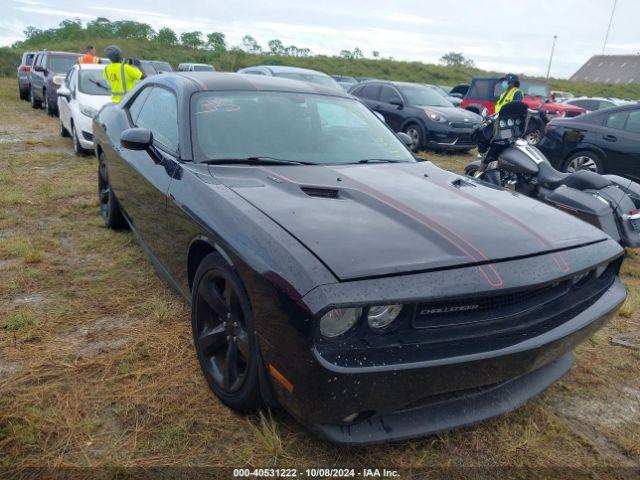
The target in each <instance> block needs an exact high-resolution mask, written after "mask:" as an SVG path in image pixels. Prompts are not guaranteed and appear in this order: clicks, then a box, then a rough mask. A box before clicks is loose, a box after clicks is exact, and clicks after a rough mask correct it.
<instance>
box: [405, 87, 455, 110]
mask: <svg viewBox="0 0 640 480" xmlns="http://www.w3.org/2000/svg"><path fill="white" fill-rule="evenodd" d="M396 86H397V87H398V88H399V90H400V91H401V92H402V94H403V95H404V97H405V98H406V99H407V102H408V103H409V105H415V106H417V107H453V104H452V103H451V102H450V101H449V100H447V99H446V98H444V97H443V96H442V94H441V93H439V92H438V91H436V90H435V89H433V88H431V87H424V86H422V85H396Z"/></svg>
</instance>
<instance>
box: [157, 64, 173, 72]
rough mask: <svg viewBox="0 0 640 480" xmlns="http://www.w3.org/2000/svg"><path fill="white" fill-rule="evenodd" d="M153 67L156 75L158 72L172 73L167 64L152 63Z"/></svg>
mask: <svg viewBox="0 0 640 480" xmlns="http://www.w3.org/2000/svg"><path fill="white" fill-rule="evenodd" d="M152 64H153V67H154V68H155V69H156V71H157V72H158V73H160V72H173V68H171V65H169V64H168V63H167V62H152Z"/></svg>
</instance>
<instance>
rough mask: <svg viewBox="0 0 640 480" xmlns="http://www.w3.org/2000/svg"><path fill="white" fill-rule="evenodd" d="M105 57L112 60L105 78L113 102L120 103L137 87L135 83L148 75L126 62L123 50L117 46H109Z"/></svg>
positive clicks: (106, 70)
mask: <svg viewBox="0 0 640 480" xmlns="http://www.w3.org/2000/svg"><path fill="white" fill-rule="evenodd" d="M104 56H105V57H107V58H108V59H109V60H111V63H110V64H109V65H107V66H106V67H104V72H103V76H104V78H105V79H107V80H108V81H109V84H110V85H111V101H112V102H116V103H118V102H119V101H120V100H122V97H124V96H125V95H126V94H127V93H128V92H129V91H131V90H132V89H133V88H134V87H135V86H136V84H135V81H136V80H142V79H144V78H145V77H146V75H145V74H144V73H142V72H141V71H140V70H138V69H137V68H136V67H134V66H132V65H129V64H128V63H127V62H125V61H124V60H123V58H122V50H120V47H118V46H116V45H109V46H108V47H107V48H106V49H105V51H104Z"/></svg>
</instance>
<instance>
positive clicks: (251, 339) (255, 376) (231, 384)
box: [191, 253, 263, 413]
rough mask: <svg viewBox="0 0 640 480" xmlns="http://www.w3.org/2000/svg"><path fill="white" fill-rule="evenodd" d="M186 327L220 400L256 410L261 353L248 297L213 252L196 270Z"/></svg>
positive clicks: (235, 407)
mask: <svg viewBox="0 0 640 480" xmlns="http://www.w3.org/2000/svg"><path fill="white" fill-rule="evenodd" d="M191 300H192V301H191V326H192V332H193V343H194V345H195V348H196V355H197V356H198V361H199V362H200V367H201V368H202V372H203V374H204V377H205V379H206V381H207V383H208V384H209V387H210V388H211V390H212V391H213V393H214V394H215V395H216V396H217V397H218V398H219V399H220V401H221V402H222V403H224V404H225V405H227V406H228V407H231V408H232V409H233V410H236V411H238V412H241V413H250V412H254V411H256V410H257V409H258V408H259V407H260V406H261V405H262V404H263V401H262V397H261V395H260V380H259V379H260V377H259V375H260V372H261V371H262V368H261V365H260V361H261V360H260V355H259V354H258V346H257V340H256V336H255V330H254V326H253V314H252V313H251V306H250V302H249V297H248V295H247V294H246V292H245V289H244V287H243V285H242V281H241V280H240V277H238V275H237V273H236V272H235V271H234V269H233V268H232V267H230V266H229V265H228V264H227V263H226V262H225V261H224V260H223V259H222V258H221V257H220V255H218V254H217V253H211V254H209V255H207V256H206V257H205V258H204V259H203V260H202V262H201V263H200V266H199V267H198V270H197V272H196V275H195V277H194V281H193V289H192V296H191Z"/></svg>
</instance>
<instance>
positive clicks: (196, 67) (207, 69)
mask: <svg viewBox="0 0 640 480" xmlns="http://www.w3.org/2000/svg"><path fill="white" fill-rule="evenodd" d="M193 71H194V72H213V71H214V70H213V67H212V66H211V65H194V66H193Z"/></svg>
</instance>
